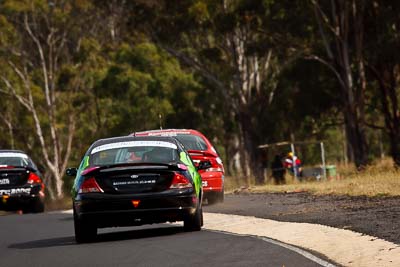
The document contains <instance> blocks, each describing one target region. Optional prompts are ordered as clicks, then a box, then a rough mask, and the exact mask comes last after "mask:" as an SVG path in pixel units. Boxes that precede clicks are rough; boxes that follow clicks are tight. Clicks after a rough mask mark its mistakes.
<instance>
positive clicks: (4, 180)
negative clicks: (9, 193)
mask: <svg viewBox="0 0 400 267" xmlns="http://www.w3.org/2000/svg"><path fill="white" fill-rule="evenodd" d="M0 184H10V179H7V178H5V179H0Z"/></svg>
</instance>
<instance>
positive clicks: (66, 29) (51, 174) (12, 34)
mask: <svg viewBox="0 0 400 267" xmlns="http://www.w3.org/2000/svg"><path fill="white" fill-rule="evenodd" d="M92 9H93V6H92V5H91V3H90V2H89V1H45V0H6V1H2V2H1V4H0V18H1V19H0V21H1V23H0V26H1V27H2V32H3V34H2V36H1V38H0V41H1V43H0V53H1V54H0V60H1V62H2V63H3V64H2V66H3V67H2V71H1V72H0V82H1V84H0V88H1V89H0V90H1V93H3V94H7V95H11V96H13V98H14V101H16V103H18V104H19V105H21V106H22V107H24V108H25V110H26V111H27V113H28V114H29V115H30V117H31V121H32V124H31V125H26V128H27V130H28V131H27V132H28V133H31V134H30V136H29V139H27V140H26V147H29V146H30V143H31V142H34V143H35V144H37V146H38V147H35V148H33V147H32V148H31V149H32V151H33V152H36V151H40V153H39V154H38V155H36V156H37V157H38V160H37V161H39V162H41V164H42V165H43V166H45V180H46V184H47V188H48V190H49V192H50V196H51V197H52V198H61V197H63V195H64V191H63V179H62V177H63V173H64V171H65V169H66V167H67V164H68V160H69V158H70V156H71V150H72V147H73V145H72V144H73V139H74V135H75V133H76V128H77V121H78V118H79V113H80V112H82V110H83V107H84V105H85V102H83V101H79V100H81V99H82V98H83V97H84V96H85V94H86V92H85V87H86V86H87V81H86V80H85V75H84V72H85V68H87V66H88V63H87V60H86V58H84V57H85V56H84V54H85V51H84V46H85V39H87V38H88V35H89V34H90V33H91V31H93V27H94V26H93V25H94V24H93V23H90V21H89V20H90V18H91V17H92V14H93V12H92ZM19 122H20V123H23V120H22V119H20V120H19ZM30 126H31V127H32V128H30ZM32 137H34V138H33V140H32Z"/></svg>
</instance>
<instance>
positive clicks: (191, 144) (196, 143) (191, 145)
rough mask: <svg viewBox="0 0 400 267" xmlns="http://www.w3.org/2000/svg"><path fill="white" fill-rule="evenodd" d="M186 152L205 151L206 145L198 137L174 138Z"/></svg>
mask: <svg viewBox="0 0 400 267" xmlns="http://www.w3.org/2000/svg"><path fill="white" fill-rule="evenodd" d="M175 138H176V139H178V140H179V141H180V142H181V143H182V144H183V145H184V146H185V148H186V149H187V150H207V149H208V148H207V144H206V142H204V140H203V139H202V138H201V137H200V136H196V135H189V134H178V135H177V136H175Z"/></svg>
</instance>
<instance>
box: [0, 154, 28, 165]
mask: <svg viewBox="0 0 400 267" xmlns="http://www.w3.org/2000/svg"><path fill="white" fill-rule="evenodd" d="M0 166H17V167H26V166H29V167H33V166H32V164H31V162H30V160H29V158H28V156H27V155H25V154H22V153H14V152H6V153H0Z"/></svg>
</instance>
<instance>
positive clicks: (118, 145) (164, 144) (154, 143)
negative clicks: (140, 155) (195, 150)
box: [91, 141, 178, 154]
mask: <svg viewBox="0 0 400 267" xmlns="http://www.w3.org/2000/svg"><path fill="white" fill-rule="evenodd" d="M143 146H147V147H166V148H172V149H177V148H178V147H177V146H176V145H175V144H173V143H169V142H164V141H128V142H118V143H111V144H105V145H101V146H98V147H95V148H93V149H92V151H91V154H95V153H98V152H101V151H105V150H110V149H117V148H125V147H143Z"/></svg>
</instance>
